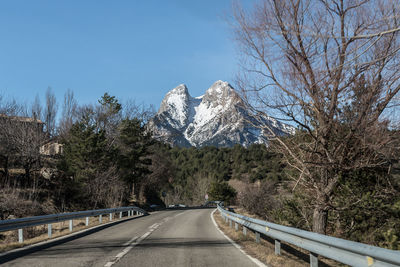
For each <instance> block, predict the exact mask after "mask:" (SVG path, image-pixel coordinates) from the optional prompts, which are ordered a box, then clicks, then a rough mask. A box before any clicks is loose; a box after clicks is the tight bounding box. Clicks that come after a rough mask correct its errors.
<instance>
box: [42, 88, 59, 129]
mask: <svg viewBox="0 0 400 267" xmlns="http://www.w3.org/2000/svg"><path fill="white" fill-rule="evenodd" d="M57 110H58V105H57V100H56V96H55V95H54V92H53V90H52V89H51V87H49V88H47V91H46V107H45V110H44V118H45V123H46V132H47V134H48V135H49V136H54V135H55V132H56V117H57Z"/></svg>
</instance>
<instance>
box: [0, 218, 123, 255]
mask: <svg viewBox="0 0 400 267" xmlns="http://www.w3.org/2000/svg"><path fill="white" fill-rule="evenodd" d="M126 218H127V217H122V219H126ZM118 220H120V219H119V213H118V214H114V215H113V221H118ZM108 222H109V217H108V214H107V215H103V219H102V224H105V223H108ZM85 223H86V219H85V218H82V219H74V220H73V230H72V232H70V231H69V221H63V222H58V223H53V224H52V238H49V237H48V233H47V224H46V225H39V226H34V227H26V228H24V242H23V243H19V242H18V230H13V231H6V232H2V233H0V236H1V243H0V252H6V251H9V250H12V249H16V248H21V247H24V246H28V245H32V244H36V243H39V242H42V241H46V240H50V239H53V238H56V237H60V236H65V235H68V234H70V233H74V232H78V231H80V230H83V229H87V228H91V227H93V226H97V225H100V223H99V216H96V217H89V226H86V225H85Z"/></svg>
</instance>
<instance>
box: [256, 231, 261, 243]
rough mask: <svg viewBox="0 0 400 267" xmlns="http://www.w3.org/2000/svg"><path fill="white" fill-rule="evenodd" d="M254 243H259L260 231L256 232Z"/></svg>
mask: <svg viewBox="0 0 400 267" xmlns="http://www.w3.org/2000/svg"><path fill="white" fill-rule="evenodd" d="M256 243H258V244H259V243H260V233H259V232H256Z"/></svg>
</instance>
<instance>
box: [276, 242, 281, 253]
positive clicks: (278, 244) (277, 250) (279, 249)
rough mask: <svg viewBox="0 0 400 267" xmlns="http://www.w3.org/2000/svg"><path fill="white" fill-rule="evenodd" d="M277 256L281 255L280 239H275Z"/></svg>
mask: <svg viewBox="0 0 400 267" xmlns="http://www.w3.org/2000/svg"><path fill="white" fill-rule="evenodd" d="M275 254H276V255H281V241H280V240H278V239H275Z"/></svg>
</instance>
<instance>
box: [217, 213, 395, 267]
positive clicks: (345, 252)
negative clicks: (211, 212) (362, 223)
mask: <svg viewBox="0 0 400 267" xmlns="http://www.w3.org/2000/svg"><path fill="white" fill-rule="evenodd" d="M218 210H219V211H220V213H221V215H222V216H223V217H224V218H225V221H226V222H227V223H229V224H230V226H231V227H232V221H234V222H235V229H236V230H238V224H240V225H242V226H243V234H245V235H246V234H247V229H251V230H252V231H254V232H255V234H256V242H258V243H259V242H260V234H263V235H265V236H268V237H270V238H272V239H274V240H275V254H278V255H280V247H281V241H284V242H287V243H289V244H292V245H295V246H297V247H299V248H302V249H305V250H308V251H310V266H312V267H314V266H318V255H321V256H324V257H326V258H330V259H333V260H335V261H338V262H341V263H344V264H348V265H351V266H374V267H377V266H400V251H395V250H390V249H384V248H380V247H375V246H370V245H366V244H362V243H358V242H353V241H348V240H345V239H341V238H336V237H331V236H327V235H322V234H317V233H314V232H308V231H304V230H300V229H297V228H293V227H287V226H283V225H279V224H275V223H270V222H266V221H262V220H258V219H253V218H250V217H246V216H243V215H240V214H236V213H233V212H230V211H227V210H225V209H224V208H223V207H221V206H220V205H218Z"/></svg>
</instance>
